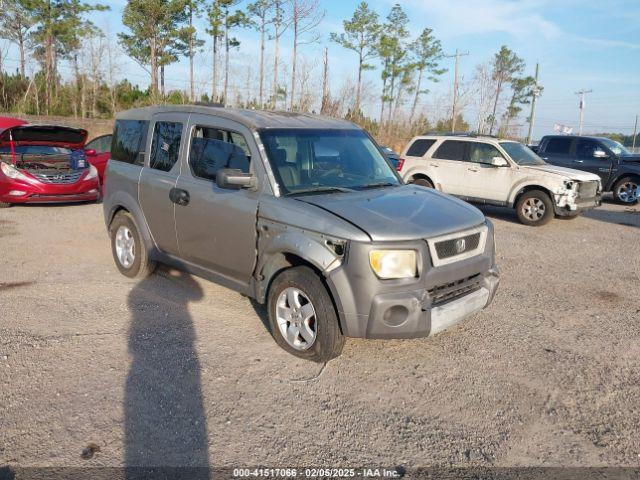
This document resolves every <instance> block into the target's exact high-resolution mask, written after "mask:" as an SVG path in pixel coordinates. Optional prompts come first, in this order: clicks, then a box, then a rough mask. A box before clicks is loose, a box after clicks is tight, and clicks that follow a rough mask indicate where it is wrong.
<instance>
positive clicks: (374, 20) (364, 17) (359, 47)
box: [331, 2, 382, 113]
mask: <svg viewBox="0 0 640 480" xmlns="http://www.w3.org/2000/svg"><path fill="white" fill-rule="evenodd" d="M342 25H343V28H344V32H343V33H340V34H338V33H332V34H331V40H332V41H334V42H336V43H338V44H339V45H341V46H342V47H344V48H346V49H348V50H353V51H354V52H356V53H357V54H358V83H357V87H356V100H355V105H354V107H353V110H354V111H355V112H356V113H357V112H360V104H361V102H362V74H363V72H364V71H365V70H372V69H373V68H374V67H373V65H371V64H369V63H367V61H368V60H370V59H372V58H374V57H376V56H377V55H378V49H377V48H376V46H377V44H378V40H379V38H380V33H381V29H382V26H381V25H380V23H379V17H378V14H377V13H376V12H374V11H372V10H371V9H370V8H369V5H368V4H367V3H366V2H361V3H360V4H359V5H358V7H357V8H356V11H355V12H354V14H353V17H351V19H350V20H345V21H343V22H342Z"/></svg>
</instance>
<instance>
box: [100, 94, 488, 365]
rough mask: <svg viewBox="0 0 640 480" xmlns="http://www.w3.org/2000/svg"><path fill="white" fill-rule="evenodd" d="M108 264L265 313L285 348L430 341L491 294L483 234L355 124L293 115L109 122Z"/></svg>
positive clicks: (481, 223) (476, 219)
mask: <svg viewBox="0 0 640 480" xmlns="http://www.w3.org/2000/svg"><path fill="white" fill-rule="evenodd" d="M104 215H105V221H106V224H107V227H108V231H109V234H110V237H111V243H112V251H113V256H114V259H115V263H116V266H117V267H118V269H119V270H120V272H122V273H123V274H124V275H126V276H128V277H131V278H142V277H143V276H145V275H148V274H150V273H151V272H152V271H153V269H154V267H155V265H156V264H157V262H161V263H164V264H168V265H171V266H173V267H176V268H178V269H181V270H184V271H186V272H189V273H192V274H194V275H198V276H201V277H204V278H206V279H209V280H212V281H214V282H217V283H220V284H222V285H225V286H227V287H229V288H231V289H233V290H235V291H238V292H240V293H242V294H244V295H247V296H249V297H252V298H254V299H255V300H257V301H258V302H260V303H266V304H267V309H268V318H269V324H270V329H271V333H272V335H273V338H274V339H275V341H276V342H277V343H278V344H279V345H280V346H281V347H282V348H284V349H285V350H287V351H289V352H290V353H292V354H294V355H297V356H299V357H302V358H305V359H309V360H313V361H318V362H324V361H327V360H329V359H331V358H333V357H335V356H337V355H339V354H340V352H341V350H342V347H343V345H344V341H345V337H360V338H414V337H422V336H428V335H433V334H435V333H437V332H440V331H442V330H444V329H445V328H447V327H449V326H451V325H453V324H455V323H457V322H459V321H460V320H462V319H464V318H466V317H468V316H469V315H472V314H474V313H476V312H478V311H479V310H481V309H483V308H485V307H486V306H487V305H489V303H490V302H491V300H492V299H493V296H494V294H495V291H496V288H497V286H498V282H499V274H498V269H497V267H496V265H495V253H494V233H493V226H492V224H491V223H490V222H489V221H487V220H486V219H485V218H484V216H483V215H482V213H481V212H480V211H479V210H477V209H476V208H474V207H472V206H470V205H469V204H467V203H464V202H462V201H460V200H457V199H455V198H452V197H450V196H447V195H445V194H442V193H439V192H437V191H434V190H429V189H426V188H423V187H420V186H416V185H404V184H403V183H402V181H401V180H400V178H399V177H398V175H397V173H396V172H395V170H394V168H392V166H391V165H390V164H389V162H388V160H387V159H386V157H385V156H384V155H383V154H382V152H381V150H380V149H379V147H378V146H377V145H376V144H375V142H374V141H373V140H372V139H371V137H370V136H369V135H368V134H367V133H366V132H365V131H363V130H362V129H360V128H359V127H357V126H356V125H354V124H352V123H349V122H346V121H342V120H335V119H328V118H323V117H319V116H312V115H306V114H297V113H273V112H258V111H249V110H234V109H226V108H216V107H209V106H170V107H152V108H145V109H138V110H130V111H127V112H122V113H121V114H120V115H119V116H118V118H117V119H116V123H115V127H114V132H113V144H112V149H111V159H110V160H109V163H108V167H107V172H106V181H105V192H104Z"/></svg>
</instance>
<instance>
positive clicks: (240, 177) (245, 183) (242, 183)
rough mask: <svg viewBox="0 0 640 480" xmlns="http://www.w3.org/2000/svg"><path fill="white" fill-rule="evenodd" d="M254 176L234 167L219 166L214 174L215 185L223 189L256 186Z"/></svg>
mask: <svg viewBox="0 0 640 480" xmlns="http://www.w3.org/2000/svg"><path fill="white" fill-rule="evenodd" d="M256 184H257V183H256V177H255V176H254V175H252V174H250V173H245V172H243V171H242V170H238V169H235V168H221V169H220V170H218V173H217V174H216V185H218V188H224V189H225V190H240V189H241V188H253V187H255V186H256Z"/></svg>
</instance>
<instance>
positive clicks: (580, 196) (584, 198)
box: [553, 180, 602, 216]
mask: <svg viewBox="0 0 640 480" xmlns="http://www.w3.org/2000/svg"><path fill="white" fill-rule="evenodd" d="M553 200H554V205H555V213H556V215H559V216H572V215H576V214H577V213H579V212H581V211H584V210H589V209H592V208H596V207H599V206H600V205H601V204H602V185H601V183H600V182H599V181H595V180H594V181H587V182H582V181H577V180H565V181H564V185H563V187H562V188H559V189H558V191H557V192H555V193H554V195H553Z"/></svg>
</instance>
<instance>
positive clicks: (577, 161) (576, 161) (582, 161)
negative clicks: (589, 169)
mask: <svg viewBox="0 0 640 480" xmlns="http://www.w3.org/2000/svg"><path fill="white" fill-rule="evenodd" d="M574 162H575V163H584V160H574Z"/></svg>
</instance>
